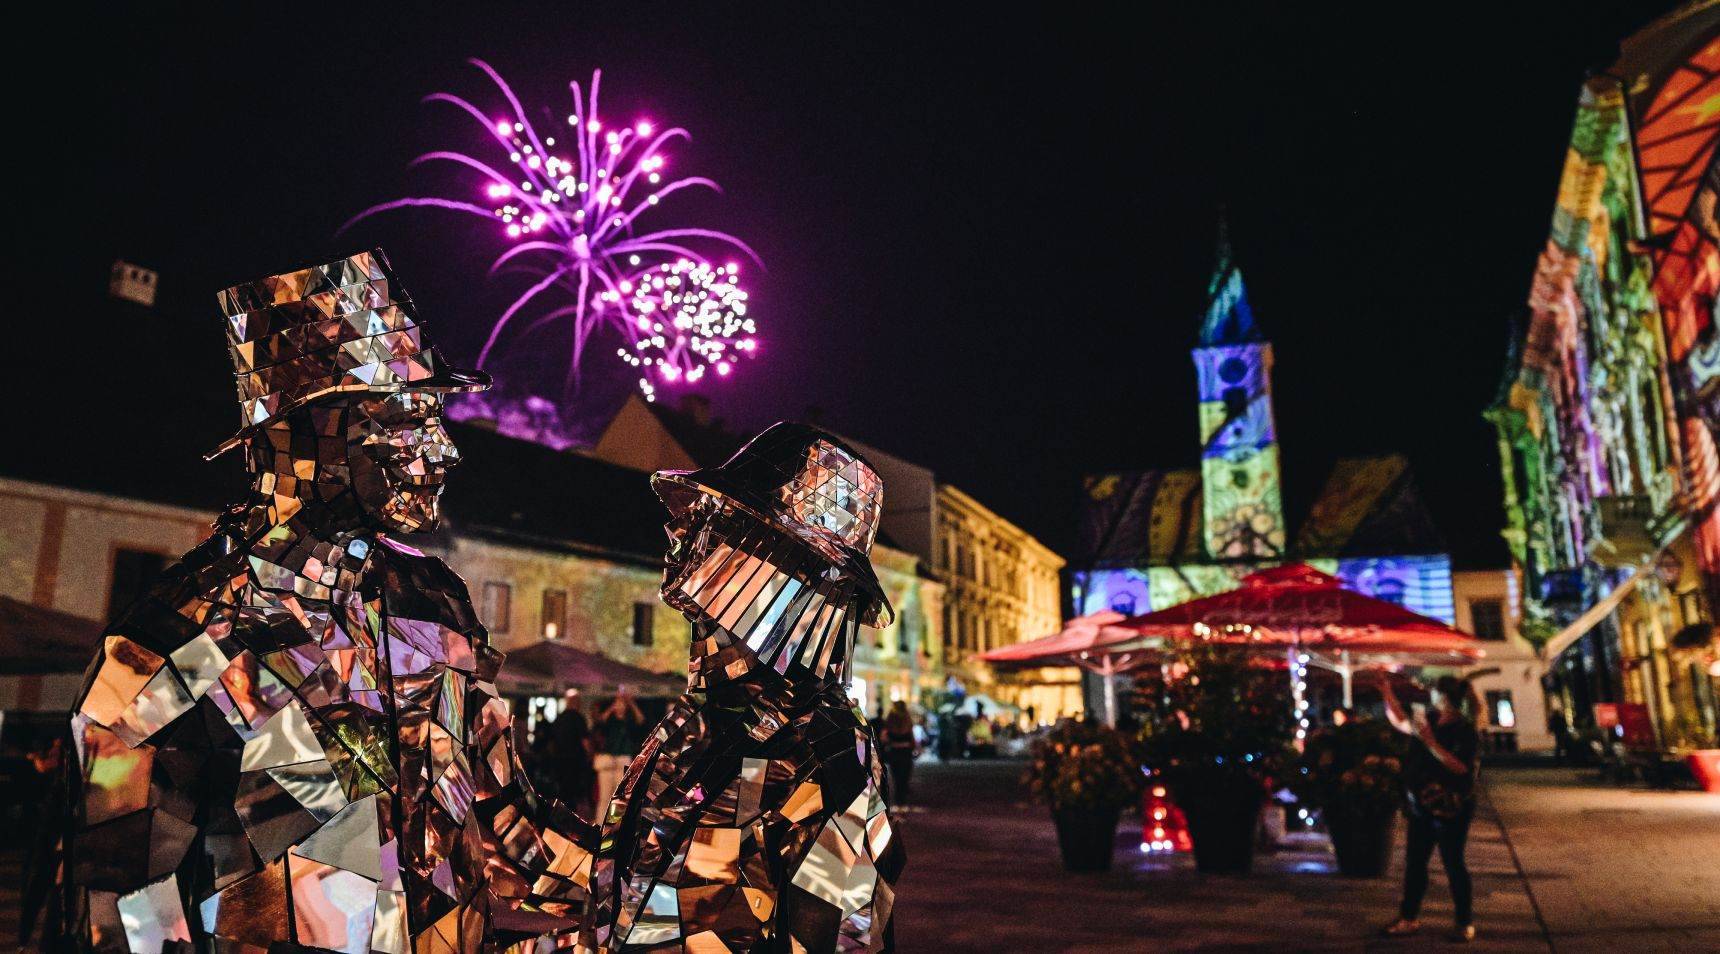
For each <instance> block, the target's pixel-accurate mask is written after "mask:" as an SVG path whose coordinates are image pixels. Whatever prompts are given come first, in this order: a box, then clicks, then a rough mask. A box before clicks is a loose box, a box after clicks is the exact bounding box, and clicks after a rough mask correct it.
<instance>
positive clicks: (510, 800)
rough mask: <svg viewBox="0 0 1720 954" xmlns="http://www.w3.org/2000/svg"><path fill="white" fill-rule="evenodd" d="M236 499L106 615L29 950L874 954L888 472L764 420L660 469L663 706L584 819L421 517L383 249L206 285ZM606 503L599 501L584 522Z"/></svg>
mask: <svg viewBox="0 0 1720 954" xmlns="http://www.w3.org/2000/svg"><path fill="white" fill-rule="evenodd" d="M220 303H221V306H222V311H223V313H224V315H225V316H226V324H227V335H228V344H229V350H230V352H231V355H232V358H233V362H234V367H235V373H236V380H237V384H238V392H239V401H240V407H241V411H242V421H243V427H242V428H241V430H240V431H239V432H238V433H237V434H235V435H233V437H232V438H230V439H229V440H228V441H226V442H225V443H224V444H222V445H221V446H220V447H219V448H217V449H216V451H215V452H214V453H213V454H211V455H210V456H211V457H213V456H215V455H216V454H220V453H223V452H225V451H227V450H231V449H234V448H239V447H242V448H244V451H245V454H246V456H247V465H248V468H249V470H250V472H251V475H252V480H253V484H252V490H251V493H250V495H249V497H248V498H247V499H246V500H245V501H244V502H242V503H239V504H237V505H235V506H233V507H231V508H230V509H228V510H227V511H226V512H225V513H223V514H222V515H221V517H220V518H219V519H218V520H217V522H216V524H215V527H214V532H213V533H212V534H211V535H210V537H209V538H208V539H206V540H205V541H204V542H203V543H202V544H200V545H199V546H198V547H197V548H196V549H194V550H192V551H191V552H190V553H188V554H186V555H185V556H184V557H183V558H182V559H181V560H180V562H178V563H177V564H175V565H173V566H172V567H170V568H169V569H168V570H167V571H166V572H165V573H164V574H163V575H162V577H161V578H160V579H159V580H158V581H156V582H155V583H154V584H153V586H152V587H151V588H150V589H149V591H148V592H147V594H146V595H145V596H144V597H143V598H142V599H140V600H139V601H138V602H136V603H135V604H134V605H132V606H130V607H128V608H125V609H124V610H123V612H121V614H120V615H119V617H118V618H117V619H115V620H114V621H113V622H112V623H111V625H110V626H109V627H108V629H107V634H106V636H105V639H104V645H103V647H102V650H101V652H100V653H99V654H98V656H97V658H96V660H95V661H94V662H93V663H92V664H91V667H90V669H89V672H88V674H87V676H86V679H85V683H84V688H83V690H82V692H81V694H80V697H79V700H78V704H77V708H76V710H75V712H74V715H73V719H72V734H73V744H74V746H75V750H76V764H77V767H78V768H79V769H80V771H78V772H76V773H75V775H74V777H73V778H72V779H70V783H71V793H72V797H71V799H70V802H71V804H70V806H69V809H68V810H69V812H70V816H71V817H70V819H69V822H68V825H67V831H66V832H65V833H64V836H63V842H62V848H63V851H62V852H61V859H62V861H63V864H64V869H63V877H64V887H65V889H66V890H65V892H64V893H63V895H62V897H63V898H64V899H65V901H64V903H63V904H62V905H61V910H60V911H59V915H58V918H57V922H58V923H57V926H56V927H54V928H51V929H50V933H57V934H59V935H63V936H66V937H65V939H67V940H69V941H70V942H71V943H72V945H73V946H75V947H78V948H82V949H88V950H98V951H134V952H156V951H193V950H197V951H221V952H235V954H239V952H259V954H261V952H271V954H274V952H291V951H342V952H356V954H365V952H372V951H375V952H383V954H408V952H411V954H436V952H460V954H466V952H473V954H475V952H479V951H500V950H517V951H528V950H529V951H548V950H552V949H557V948H563V949H574V948H578V949H579V950H583V951H586V952H591V954H596V952H621V951H647V950H649V951H685V952H695V954H715V952H737V954H738V952H743V951H812V952H828V951H836V950H844V951H848V950H853V951H884V950H889V949H890V948H891V934H890V929H889V920H890V911H891V906H892V904H893V900H894V894H893V888H892V885H893V884H894V882H895V880H896V878H897V876H898V874H899V872H900V871H901V868H902V863H903V853H902V848H901V845H900V841H899V839H898V838H897V837H896V834H895V831H894V829H893V827H892V822H891V819H890V816H889V813H888V812H887V811H886V809H885V806H884V800H883V791H884V780H883V769H882V764H881V762H880V759H879V756H878V754H877V751H876V748H877V747H876V742H875V740H874V739H873V736H872V733H871V730H870V728H869V727H868V726H867V724H866V720H865V718H864V717H863V716H862V715H861V714H860V713H859V712H857V711H856V710H855V708H854V706H853V704H852V703H851V702H850V701H849V699H848V697H847V692H846V690H847V684H848V659H849V655H850V653H851V652H852V651H853V647H854V640H855V637H856V633H857V631H858V629H859V627H861V626H881V625H887V624H888V622H889V619H890V615H891V610H890V604H889V601H888V600H887V599H886V598H885V596H884V593H883V591H882V589H881V588H880V586H879V584H878V580H877V578H876V577H875V576H874V575H873V571H872V566H871V563H870V560H869V558H868V552H869V551H870V548H871V544H872V539H873V536H874V535H875V534H876V531H877V523H878V517H879V508H880V506H881V502H882V494H883V487H882V482H881V481H880V480H879V478H878V475H877V474H876V473H875V472H874V471H873V470H872V469H871V467H869V466H868V465H867V464H866V462H865V461H864V460H862V459H861V458H860V456H859V455H858V454H856V453H854V452H853V451H852V450H851V449H850V448H848V447H847V446H846V445H844V444H842V443H841V442H840V441H838V440H836V439H835V438H834V437H831V436H830V435H828V434H825V433H823V432H821V431H817V430H815V429H812V428H809V427H805V426H802V425H793V424H778V425H776V426H774V427H772V428H770V429H769V430H767V431H765V432H764V433H763V434H761V435H760V436H758V437H757V438H755V439H754V440H753V441H752V442H751V443H749V444H748V445H747V446H746V447H744V448H742V449H741V450H740V451H739V452H738V453H736V454H735V456H734V457H733V458H732V459H730V460H729V461H728V462H727V463H725V464H723V465H722V466H720V467H716V468H710V469H707V470H702V471H694V472H662V473H659V474H657V475H655V476H654V477H653V478H652V480H653V486H654V487H655V488H656V490H657V493H658V495H659V497H661V499H662V500H663V501H664V503H665V504H666V505H667V506H668V508H669V510H670V512H671V521H670V523H669V525H668V530H669V538H670V544H669V551H668V555H667V558H666V569H665V574H664V583H663V588H662V593H663V598H664V599H665V601H666V602H668V603H669V604H670V605H672V606H674V607H675V608H677V609H679V610H681V611H682V612H683V613H684V614H685V615H686V616H687V617H688V618H689V619H690V620H691V621H692V623H693V645H692V657H691V664H690V667H689V676H688V692H687V693H686V694H685V695H683V696H682V697H681V698H680V699H678V700H677V701H676V702H675V703H674V704H673V705H672V706H671V707H670V710H669V713H668V715H667V716H666V717H665V718H664V719H663V721H662V722H661V723H660V724H659V725H658V726H657V728H656V730H655V731H654V732H653V734H652V735H651V737H650V739H649V741H648V742H647V743H646V746H645V749H644V751H643V752H641V753H640V754H639V756H638V758H637V759H635V761H634V762H633V764H632V766H631V767H630V769H629V770H628V773H627V775H626V777H625V779H624V781H623V782H622V785H621V787H620V788H619V789H618V790H617V791H616V792H615V794H614V797H613V799H612V800H611V801H610V802H609V806H608V811H607V814H606V817H605V818H604V819H602V824H601V825H600V826H598V825H593V824H591V823H589V822H586V821H585V820H583V819H581V818H579V817H577V816H576V815H574V814H573V813H572V812H570V811H568V810H566V809H565V808H563V807H562V806H560V805H559V804H556V803H554V802H550V801H547V800H544V799H540V798H539V797H538V796H537V795H536V794H535V793H534V792H533V791H532V789H531V786H530V785H529V784H528V782H527V781H526V777H525V772H524V771H523V770H522V768H521V766H520V762H519V759H518V757H517V756H516V753H515V751H514V746H513V736H512V731H511V718H510V716H509V713H508V708H507V705H506V703H504V702H503V701H502V700H501V699H500V698H499V697H498V695H497V691H496V687H495V678H496V673H497V670H498V668H499V667H500V665H501V662H502V654H501V653H500V652H498V651H496V650H495V649H493V648H492V647H491V646H490V645H489V639H488V635H487V633H486V631H485V629H484V627H483V625H482V624H481V623H480V622H479V620H478V619H477V616H476V614H475V612H474V610H473V607H472V602H471V599H470V597H469V595H468V593H467V590H466V586H465V583H464V582H462V581H461V580H460V578H459V577H458V576H456V575H455V574H454V572H453V571H452V570H450V569H449V568H448V567H447V566H446V565H444V564H443V563H442V562H441V561H440V560H437V559H435V558H433V557H430V556H426V555H425V554H423V553H420V552H418V551H417V550H414V549H412V548H411V547H409V546H407V545H405V544H403V543H401V542H399V541H397V540H396V539H394V537H393V535H394V534H403V533H411V532H416V531H425V530H430V529H434V528H435V527H436V526H437V524H438V522H439V521H440V495H441V492H442V487H443V481H444V479H445V477H446V474H447V472H448V469H449V468H450V467H452V466H453V465H455V464H456V463H457V462H458V461H459V453H458V451H457V450H456V448H455V447H454V444H453V441H452V440H451V439H450V438H449V436H448V433H447V432H446V431H445V430H444V429H443V427H442V423H441V417H440V415H441V410H442V401H443V395H444V394H446V393H449V392H458V391H473V390H481V389H482V388H484V387H487V386H488V384H489V379H488V377H487V376H485V375H483V374H481V373H478V372H471V371H461V370H458V369H455V368H451V367H449V366H448V365H447V364H446V362H445V361H444V360H443V359H442V358H441V356H440V355H439V354H438V352H437V351H436V350H435V349H434V348H433V347H431V346H430V344H429V343H428V341H427V340H426V339H425V337H424V330H423V328H422V326H421V325H420V323H419V320H418V316H417V312H416V310H415V308H414V307H413V305H412V302H411V300H410V299H409V298H408V297H407V296H406V294H405V292H404V291H403V290H402V289H401V288H400V287H399V285H398V283H397V282H396V280H395V278H394V275H393V272H392V269H391V268H390V266H389V264H388V261H387V260H386V258H384V257H383V255H382V253H381V252H380V251H372V252H366V253H362V254H359V255H354V256H352V257H350V258H346V259H343V260H341V261H338V262H334V263H331V264H327V265H322V266H317V267H313V268H305V269H300V270H296V271H292V272H287V273H284V274H281V275H276V276H273V277H270V278H266V279H262V280H259V281H255V282H250V283H247V284H244V285H239V286H236V287H234V288H230V289H228V290H227V291H225V292H222V293H221V295H220ZM593 505H594V506H601V502H600V501H598V502H593Z"/></svg>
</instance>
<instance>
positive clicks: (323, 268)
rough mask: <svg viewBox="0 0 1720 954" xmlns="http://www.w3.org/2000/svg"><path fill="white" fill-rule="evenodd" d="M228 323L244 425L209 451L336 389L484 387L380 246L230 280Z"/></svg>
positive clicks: (484, 379) (223, 296) (482, 377)
mask: <svg viewBox="0 0 1720 954" xmlns="http://www.w3.org/2000/svg"><path fill="white" fill-rule="evenodd" d="M216 297H217V300H218V301H219V303H220V306H221V313H222V315H223V316H224V317H225V319H226V323H227V350H228V352H229V354H230V355H231V356H232V359H233V374H234V377H235V380H236V383H237V385H238V393H239V410H240V415H241V421H242V426H241V428H240V429H239V431H238V433H236V434H234V435H233V436H232V437H230V438H228V439H227V440H226V441H225V442H224V443H222V445H221V446H220V447H218V448H216V449H215V450H214V451H213V452H211V453H210V454H209V455H208V457H210V458H213V457H216V456H218V455H220V454H223V453H225V452H227V451H229V450H231V449H233V448H234V447H237V446H238V445H239V444H240V442H242V441H243V440H244V439H245V437H246V436H247V435H248V434H250V433H251V432H252V431H254V430H256V429H257V428H259V427H262V426H263V425H265V424H268V423H269V422H270V421H274V420H278V419H279V418H281V417H283V416H285V415H286V414H288V413H290V412H291V411H293V410H295V409H297V408H300V407H303V406H304V405H306V404H309V403H311V402H312V401H316V400H318V399H321V398H325V397H328V396H329V395H332V394H340V393H347V392H367V393H373V394H390V393H395V392H400V391H443V392H455V391H482V390H484V389H485V388H487V387H489V386H490V376H489V375H488V374H485V373H484V372H482V371H467V370H463V369H459V368H455V367H452V366H450V365H449V364H448V362H447V360H446V359H444V358H443V357H442V355H441V353H440V352H438V351H437V350H436V348H435V347H434V346H433V345H432V344H431V343H430V341H429V339H428V338H426V337H425V335H424V329H423V327H422V325H421V323H420V321H419V318H418V313H417V309H416V308H415V307H414V306H413V304H412V299H411V298H410V297H409V296H408V295H407V294H406V290H405V289H404V288H402V287H401V286H400V283H399V280H398V279H397V278H396V277H395V275H394V270H393V268H392V267H391V266H390V265H389V263H388V257H387V256H386V255H384V254H383V252H382V250H381V249H372V250H370V251H368V252H359V253H358V254H356V255H350V256H347V257H346V258H343V259H340V260H339V261H335V262H330V263H328V264H325V265H316V266H312V267H310V268H300V269H295V270H293V271H289V272H282V273H281V274H278V275H270V276H268V277H267V278H260V279H257V280H256V281H251V282H245V283H243V284H239V285H234V286H233V287H231V288H228V289H226V290H224V291H222V292H221V293H220V294H219V295H217V296H216Z"/></svg>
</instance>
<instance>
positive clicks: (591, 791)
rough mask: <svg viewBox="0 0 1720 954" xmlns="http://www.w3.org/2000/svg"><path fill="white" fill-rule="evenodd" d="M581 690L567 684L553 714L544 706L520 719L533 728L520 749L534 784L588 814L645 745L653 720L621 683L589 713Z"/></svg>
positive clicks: (528, 728) (524, 727)
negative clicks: (528, 717) (587, 713)
mask: <svg viewBox="0 0 1720 954" xmlns="http://www.w3.org/2000/svg"><path fill="white" fill-rule="evenodd" d="M583 701H584V700H583V698H582V694H581V693H580V691H579V690H577V689H569V690H568V691H567V692H566V693H565V694H564V695H563V696H562V700H561V706H560V711H559V712H557V713H555V714H554V715H553V716H551V715H548V714H547V713H546V712H545V711H544V710H542V709H540V710H539V711H536V712H533V713H532V714H531V715H532V717H531V718H530V719H524V720H518V721H516V722H515V726H516V728H517V729H518V730H520V731H523V732H526V733H528V734H529V738H528V739H526V740H525V744H524V745H522V746H521V752H522V753H524V755H525V758H526V763H527V764H526V771H527V773H528V774H529V775H530V776H531V779H532V784H533V786H534V787H535V788H536V789H537V790H538V791H539V792H542V793H545V794H550V795H554V796H556V797H558V798H560V799H561V800H562V801H563V802H565V803H567V804H568V805H569V806H571V807H572V808H573V809H574V810H576V811H578V812H580V813H581V814H583V815H585V816H586V817H588V818H589V817H592V816H593V815H594V814H595V812H596V810H597V809H598V808H599V807H600V806H601V804H602V801H603V800H606V799H607V798H608V797H609V794H610V793H612V792H614V791H615V788H616V786H617V785H619V784H620V782H621V776H622V775H623V774H624V773H626V771H627V765H628V763H630V762H632V761H633V757H634V756H635V755H637V754H639V750H640V749H641V748H642V747H644V744H645V733H646V732H647V731H648V730H649V728H650V725H651V722H650V720H647V719H646V717H645V713H644V712H643V711H642V710H641V709H640V708H639V701H638V699H636V698H635V697H634V695H633V693H632V691H631V690H630V689H629V688H628V687H626V686H621V687H619V688H618V690H617V691H616V693H615V694H614V695H613V696H611V697H609V698H608V699H606V700H604V701H603V702H602V703H601V704H600V705H599V706H598V707H597V708H596V709H595V710H593V712H592V714H591V715H590V716H589V717H588V716H587V715H586V713H585V709H584V705H583Z"/></svg>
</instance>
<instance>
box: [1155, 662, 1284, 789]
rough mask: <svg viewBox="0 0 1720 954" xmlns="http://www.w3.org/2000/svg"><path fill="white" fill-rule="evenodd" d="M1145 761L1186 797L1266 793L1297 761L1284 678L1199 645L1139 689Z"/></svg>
mask: <svg viewBox="0 0 1720 954" xmlns="http://www.w3.org/2000/svg"><path fill="white" fill-rule="evenodd" d="M1135 711H1136V713H1137V714H1138V715H1139V716H1140V717H1141V730H1140V735H1139V737H1138V744H1139V753H1140V756H1141V758H1142V761H1143V762H1145V764H1146V766H1147V768H1148V769H1149V770H1150V771H1152V772H1153V773H1154V775H1155V776H1156V777H1158V778H1160V779H1162V780H1163V781H1164V782H1165V783H1167V784H1168V785H1169V786H1170V787H1171V790H1172V792H1173V793H1178V794H1179V798H1187V797H1189V796H1190V795H1191V794H1193V793H1195V792H1198V791H1203V790H1209V789H1212V788H1214V787H1222V788H1231V787H1234V786H1236V785H1245V786H1248V787H1249V788H1251V789H1256V790H1259V791H1264V789H1265V785H1266V783H1267V782H1268V781H1269V780H1271V779H1274V778H1277V777H1278V776H1279V775H1280V774H1282V772H1283V769H1284V766H1285V765H1286V764H1287V762H1288V760H1289V759H1290V758H1292V757H1293V750H1292V749H1291V747H1290V742H1291V739H1292V737H1293V735H1294V731H1295V720H1294V718H1293V717H1292V715H1291V711H1290V706H1289V703H1288V700H1287V697H1286V693H1285V687H1284V680H1283V676H1282V674H1280V673H1277V672H1274V671H1272V670H1271V669H1268V668H1266V667H1264V666H1261V665H1259V664H1258V663H1257V662H1256V660H1255V658H1254V657H1252V656H1251V655H1249V654H1248V653H1247V652H1245V651H1244V650H1241V649H1239V648H1238V647H1235V646H1227V645H1219V644H1211V643H1196V644H1193V645H1191V646H1189V647H1188V648H1187V649H1186V650H1185V651H1184V652H1183V654H1182V655H1181V657H1180V658H1179V659H1178V660H1177V661H1176V662H1175V663H1173V664H1171V665H1167V666H1165V667H1163V668H1162V669H1161V670H1160V671H1159V672H1158V673H1156V674H1153V675H1149V676H1146V677H1144V678H1142V679H1141V680H1140V682H1139V683H1138V684H1137V686H1136V705H1135Z"/></svg>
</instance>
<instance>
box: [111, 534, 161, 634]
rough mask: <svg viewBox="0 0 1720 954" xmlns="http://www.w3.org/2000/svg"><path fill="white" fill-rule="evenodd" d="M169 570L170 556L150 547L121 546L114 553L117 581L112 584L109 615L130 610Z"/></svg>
mask: <svg viewBox="0 0 1720 954" xmlns="http://www.w3.org/2000/svg"><path fill="white" fill-rule="evenodd" d="M165 569H167V557H166V556H164V555H163V554H160V553H153V552H151V551H149V550H131V549H127V548H126V547H120V548H119V549H117V550H115V551H114V553H113V583H112V585H110V586H109V587H108V616H110V617H111V616H115V615H117V614H119V613H121V612H124V611H125V610H126V609H128V608H129V607H130V606H131V604H133V603H135V602H137V601H138V600H139V599H141V598H142V597H143V594H144V593H146V592H148V590H149V584H151V583H154V582H155V578H156V577H158V576H160V575H161V571H162V570H165Z"/></svg>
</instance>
